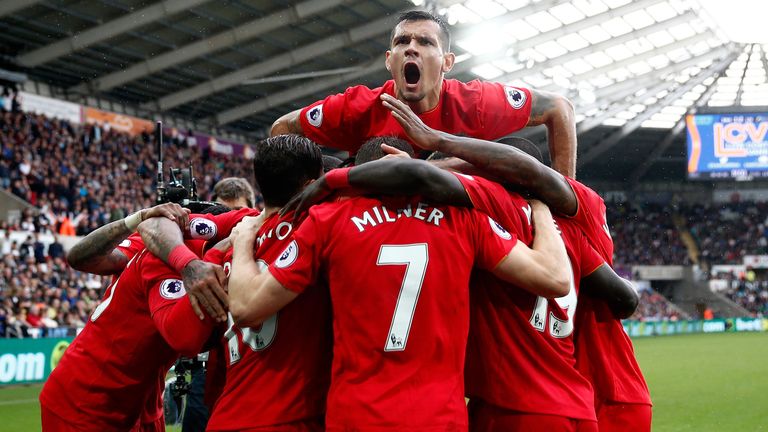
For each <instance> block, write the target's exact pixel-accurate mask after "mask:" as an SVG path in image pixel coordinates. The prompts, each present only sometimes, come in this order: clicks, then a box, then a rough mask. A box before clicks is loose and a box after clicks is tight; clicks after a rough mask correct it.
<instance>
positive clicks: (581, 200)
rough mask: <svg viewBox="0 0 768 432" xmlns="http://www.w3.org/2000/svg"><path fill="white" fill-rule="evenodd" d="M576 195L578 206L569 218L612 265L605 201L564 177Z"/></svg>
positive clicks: (586, 188) (581, 185)
mask: <svg viewBox="0 0 768 432" xmlns="http://www.w3.org/2000/svg"><path fill="white" fill-rule="evenodd" d="M564 178H565V179H566V180H567V181H568V184H570V185H571V189H572V190H573V193H574V194H575V195H576V202H577V204H578V208H577V209H576V214H575V215H573V217H571V218H570V219H571V220H573V222H574V223H575V224H576V225H578V226H579V227H580V228H581V230H582V231H583V232H584V234H585V235H586V236H587V239H588V240H589V242H590V244H591V245H592V246H593V247H594V248H595V250H596V251H597V252H598V253H599V254H600V255H601V256H602V257H603V260H604V261H605V262H607V263H608V264H609V265H613V239H611V233H610V230H609V229H608V221H607V220H606V208H605V201H603V199H602V198H601V197H600V195H598V194H597V192H595V191H594V190H592V189H591V188H589V187H587V186H586V185H584V184H582V183H580V182H578V181H577V180H574V179H572V178H569V177H564Z"/></svg>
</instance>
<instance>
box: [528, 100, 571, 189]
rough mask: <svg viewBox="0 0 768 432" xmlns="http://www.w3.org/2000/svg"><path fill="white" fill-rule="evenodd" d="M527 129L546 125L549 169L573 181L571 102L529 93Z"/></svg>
mask: <svg viewBox="0 0 768 432" xmlns="http://www.w3.org/2000/svg"><path fill="white" fill-rule="evenodd" d="M531 96H532V102H531V117H530V119H529V120H528V126H538V125H541V124H543V125H546V127H547V140H548V141H549V154H550V156H551V158H552V168H554V169H555V171H557V172H559V173H560V174H562V175H565V176H568V177H572V178H575V177H576V120H575V119H574V113H573V105H572V104H571V101H569V100H568V99H566V98H564V97H563V96H560V95H558V94H555V93H550V92H546V91H541V90H531Z"/></svg>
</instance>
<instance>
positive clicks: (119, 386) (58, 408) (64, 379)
mask: <svg viewBox="0 0 768 432" xmlns="http://www.w3.org/2000/svg"><path fill="white" fill-rule="evenodd" d="M194 248H195V249H197V248H196V247H194ZM185 294H186V293H185V291H184V284H183V283H182V282H181V280H180V279H179V276H178V274H176V273H175V272H174V271H173V270H172V269H171V268H170V267H168V266H167V265H165V264H164V263H163V262H162V261H160V259H158V258H156V257H154V256H153V255H151V254H150V253H148V252H147V251H143V252H141V253H139V254H138V255H136V256H134V257H133V258H132V259H131V261H130V262H129V263H128V266H127V267H126V269H125V270H124V271H123V273H122V274H121V275H120V277H119V278H117V280H116V281H115V283H113V284H112V285H110V287H109V288H108V289H107V291H106V292H105V296H104V299H103V301H102V302H101V304H100V305H99V306H98V307H97V308H96V309H95V311H94V312H93V315H91V318H90V320H89V322H88V323H87V324H86V326H85V328H84V329H83V331H82V332H81V333H80V334H79V335H78V336H77V338H75V340H74V341H73V342H72V344H71V345H70V346H69V348H67V351H66V353H65V354H64V356H63V357H62V359H61V362H60V363H59V364H58V366H57V367H56V369H54V371H53V372H52V373H51V375H50V377H49V378H48V381H47V382H46V384H45V386H44V388H43V391H42V392H41V394H40V401H41V404H43V405H44V406H46V408H48V409H50V410H51V411H53V412H54V413H55V414H56V415H58V416H59V417H61V418H63V419H65V420H67V421H69V422H72V424H73V425H78V427H81V428H82V429H83V430H95V431H102V430H129V429H131V427H133V426H134V425H135V424H136V423H137V422H138V421H139V420H141V422H145V423H149V422H150V420H151V419H149V418H148V417H149V414H150V413H151V412H155V413H156V415H157V416H158V417H157V418H159V416H161V415H162V408H161V407H160V406H159V405H160V403H161V400H160V398H159V397H158V396H159V395H160V394H161V393H162V388H163V386H164V378H165V374H166V373H167V372H168V370H169V369H170V367H171V366H172V365H173V363H174V361H175V360H176V358H177V357H178V356H179V352H178V351H177V350H183V351H184V352H183V353H184V354H187V355H190V354H194V353H196V352H197V351H198V350H199V348H200V347H201V346H202V344H203V343H204V342H205V340H206V339H207V337H208V335H209V334H210V331H211V329H212V326H213V323H212V321H211V320H209V319H208V320H206V321H200V320H199V319H198V318H197V317H196V316H195V314H194V311H193V310H192V306H191V305H190V303H189V301H188V300H187V299H186V295H185ZM150 398H157V399H155V404H154V405H155V410H152V409H150V408H151V407H152V406H153V403H152V401H150V400H149V399H150ZM142 412H144V415H143V416H142Z"/></svg>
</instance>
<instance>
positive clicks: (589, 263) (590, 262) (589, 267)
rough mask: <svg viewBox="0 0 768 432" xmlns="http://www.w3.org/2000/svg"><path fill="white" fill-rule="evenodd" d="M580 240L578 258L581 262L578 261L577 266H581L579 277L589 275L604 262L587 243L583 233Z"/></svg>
mask: <svg viewBox="0 0 768 432" xmlns="http://www.w3.org/2000/svg"><path fill="white" fill-rule="evenodd" d="M580 242H581V254H580V255H579V260H580V261H581V262H580V263H579V266H580V267H581V277H582V278H583V277H585V276H589V275H591V274H592V273H593V272H594V271H595V270H597V269H598V267H600V266H601V265H603V264H604V263H605V260H603V257H601V256H600V254H599V253H597V251H595V249H594V248H592V246H590V245H589V242H588V241H587V238H586V237H585V236H584V235H582V236H581V240H580Z"/></svg>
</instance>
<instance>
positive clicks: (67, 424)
mask: <svg viewBox="0 0 768 432" xmlns="http://www.w3.org/2000/svg"><path fill="white" fill-rule="evenodd" d="M40 420H41V421H42V431H43V432H82V431H83V430H84V429H83V428H80V427H78V426H77V425H76V424H74V423H72V422H71V421H67V420H64V419H63V418H61V417H59V416H57V415H56V414H54V412H53V411H51V410H49V409H48V408H46V407H45V406H43V405H42V404H41V405H40Z"/></svg>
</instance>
